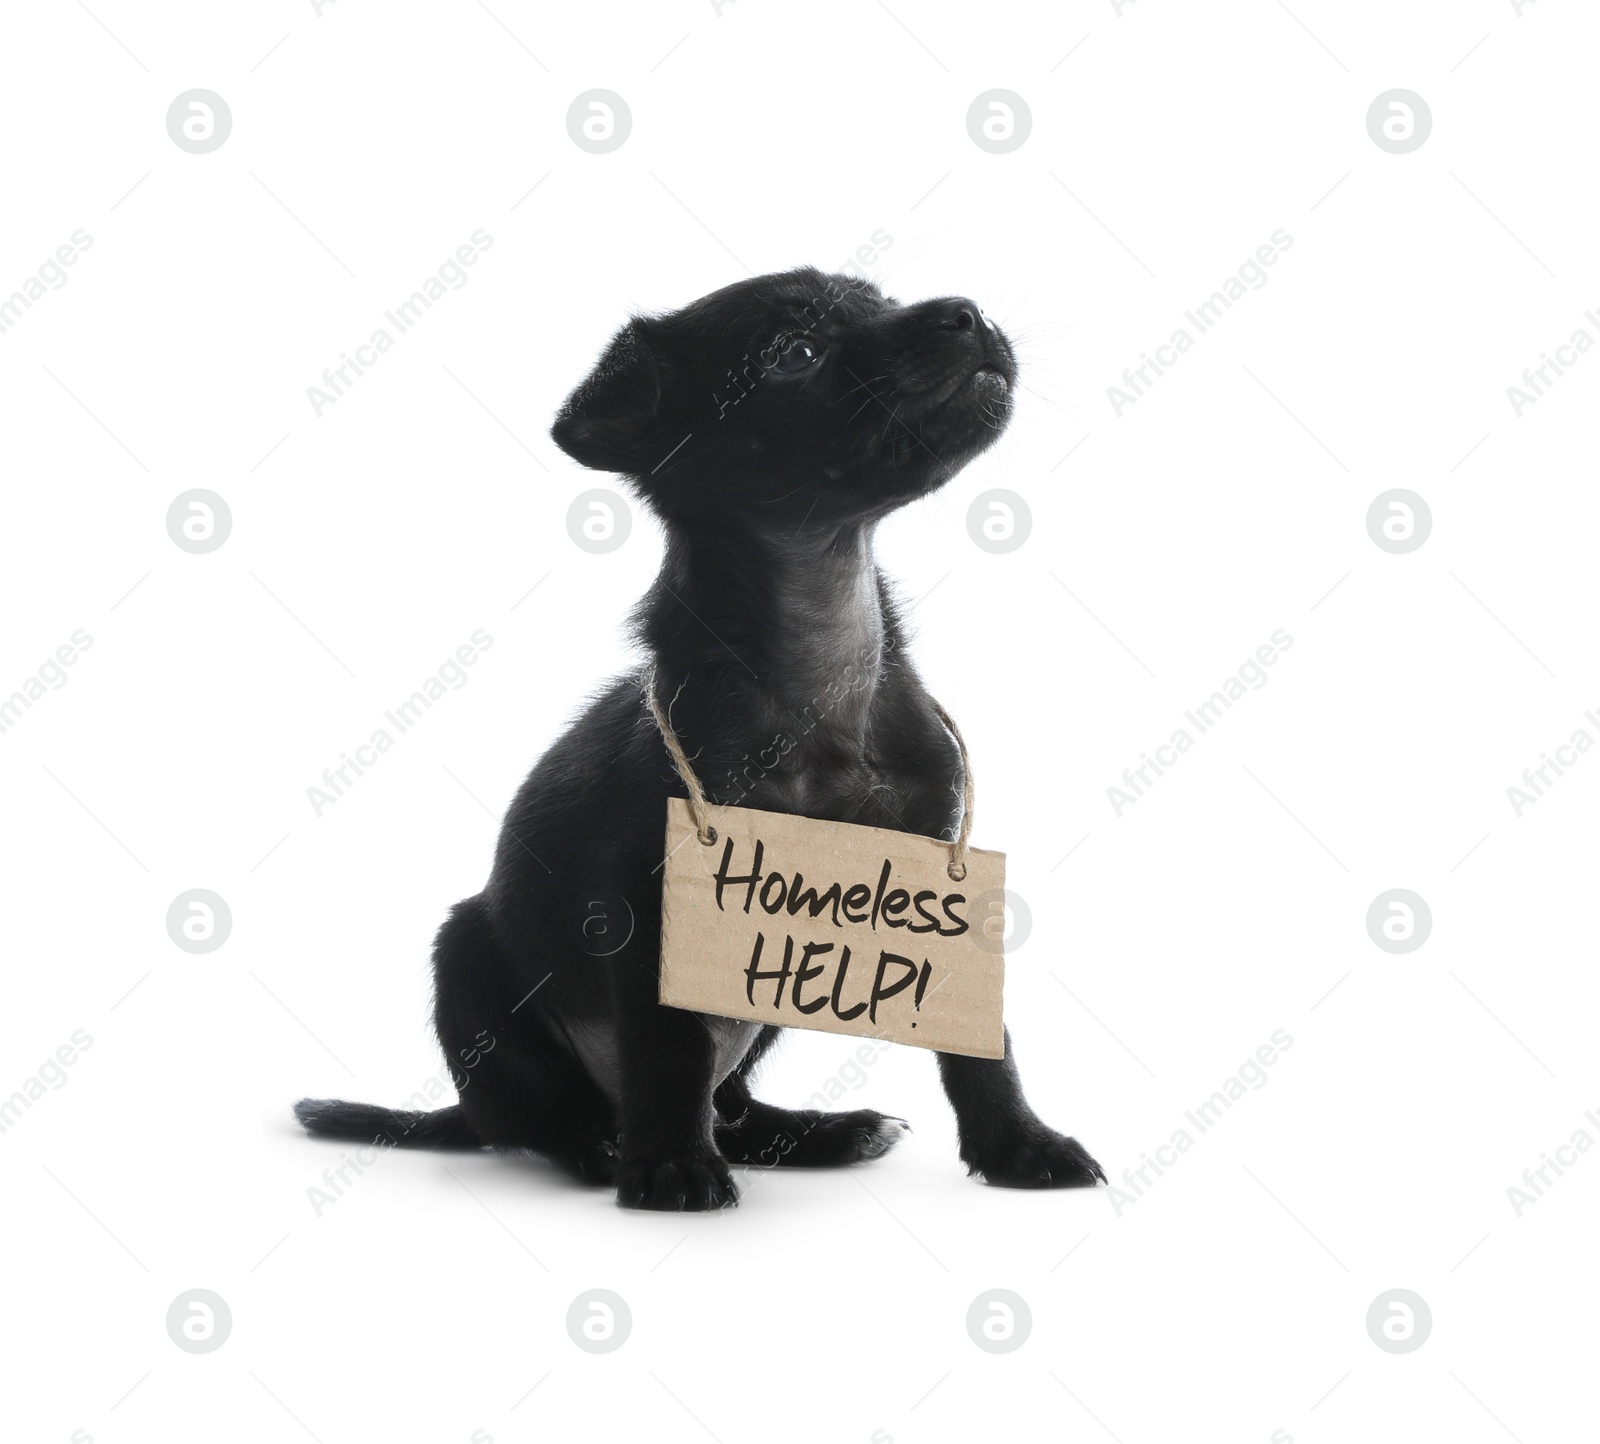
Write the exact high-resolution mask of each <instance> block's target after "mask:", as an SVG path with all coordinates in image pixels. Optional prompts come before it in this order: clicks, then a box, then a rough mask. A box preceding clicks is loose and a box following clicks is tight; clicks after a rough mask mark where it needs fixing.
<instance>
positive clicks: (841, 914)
mask: <svg viewBox="0 0 1600 1444" xmlns="http://www.w3.org/2000/svg"><path fill="white" fill-rule="evenodd" d="M710 816H711V820H712V824H713V826H715V828H716V831H717V840H716V841H715V842H714V843H712V844H710V845H709V846H707V845H706V844H704V843H702V842H701V841H700V839H699V837H698V836H697V835H696V832H695V825H694V818H693V816H692V815H691V814H690V811H689V805H688V803H687V802H685V801H684V800H683V799H682V798H677V797H674V798H669V799H668V801H667V860H666V867H665V878H664V880H663V884H662V893H661V995H660V996H661V1002H662V1003H663V1004H665V1005H666V1006H667V1007H670V1008H687V1009H690V1010H692V1011H693V1012H697V1013H716V1014H719V1015H720V1016H722V1017H726V1018H738V1019H739V1020H740V1021H742V1022H750V1023H777V1024H780V1025H781V1026H783V1027H786V1028H817V1029H820V1030H822V1031H823V1032H826V1033H850V1034H855V1035H859V1036H865V1037H873V1038H886V1039H888V1040H889V1041H891V1042H895V1043H909V1044H911V1045H912V1046H913V1047H916V1048H933V1049H937V1050H938V1051H939V1052H941V1053H965V1054H969V1055H970V1056H972V1057H975V1058H1002V1057H1004V1056H1005V1035H1004V1031H1003V1028H1002V1024H1001V993H1002V989H1003V986H1004V981H1005V958H1004V956H1003V950H1004V944H1003V942H1002V938H1003V935H1004V932H1005V906H1004V898H1005V881H1006V859H1005V854H1004V853H999V852H985V851H983V850H982V849H980V848H969V849H968V851H967V856H966V865H967V875H966V877H965V878H964V879H963V880H962V881H961V882H954V881H952V880H951V878H950V874H949V871H948V868H949V863H950V848H949V845H948V844H946V843H942V842H938V841H936V840H935V839H933V838H931V837H917V836H914V835H912V834H910V833H904V832H891V831H888V830H886V829H884V828H877V827H860V826H857V825H856V824H854V823H847V822H820V821H818V820H817V819H815V818H810V817H796V816H793V815H792V814H789V813H782V812H758V811H756V810H755V809H754V808H748V807H727V808H721V807H718V808H712V809H711V810H710Z"/></svg>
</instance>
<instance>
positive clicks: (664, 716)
mask: <svg viewBox="0 0 1600 1444" xmlns="http://www.w3.org/2000/svg"><path fill="white" fill-rule="evenodd" d="M682 692H683V687H682V686H680V687H679V688H678V690H677V692H675V693H673V696H672V700H673V702H674V703H676V702H677V700H678V697H679V696H680V695H681V694H682ZM645 696H646V698H648V699H649V702H650V715H651V716H652V717H654V718H655V719H656V726H657V727H658V728H659V729H660V731H661V740H662V741H663V742H665V743H666V744H667V752H668V754H669V755H670V756H671V758H672V765H673V766H674V767H676V768H677V769H678V776H679V777H681V778H682V779H683V785H684V786H685V787H686V788H687V789H688V791H689V814H690V816H692V817H693V818H694V830H695V834H696V835H697V836H698V837H699V839H700V841H701V842H703V843H704V844H705V845H706V846H707V847H710V846H711V844H712V843H714V842H715V841H716V840H717V830H716V828H714V827H713V826H712V825H711V814H710V812H709V811H708V810H707V804H706V793H705V789H704V788H703V787H701V785H700V779H699V778H698V777H696V776H695V774H694V768H693V767H692V766H690V764H689V754H688V753H686V752H685V751H684V750H683V743H681V742H680V741H678V734H677V733H676V732H674V731H673V730H672V718H671V715H670V713H669V712H667V711H664V710H662V706H661V699H660V698H659V697H657V696H656V672H655V668H654V667H652V668H651V669H650V675H649V677H648V678H647V679H646V681H645Z"/></svg>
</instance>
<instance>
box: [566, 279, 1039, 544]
mask: <svg viewBox="0 0 1600 1444" xmlns="http://www.w3.org/2000/svg"><path fill="white" fill-rule="evenodd" d="M1016 378H1017V366H1016V358H1015V356H1014V354H1013V352H1012V349H1011V343H1010V342H1009V341H1008V340H1007V339H1006V337H1005V335H1004V333H1003V332H1002V331H1001V330H1000V328H999V327H998V326H995V325H994V324H993V323H992V322H990V321H989V320H987V319H986V318H985V317H984V315H983V313H982V312H981V311H980V310H979V309H978V307H977V306H976V305H975V304H974V303H973V302H971V301H968V300H966V299H964V298H962V297H945V298H942V299H939V300H935V301H923V302H919V303H918V304H916V305H910V306H906V305H902V304H901V303H900V302H898V301H895V300H892V299H891V298H889V297H887V296H885V295H884V294H883V293H882V292H881V291H880V290H879V289H878V288H877V286H875V285H873V284H872V283H871V282H868V281H863V280H859V279H856V278H853V277H848V276H830V275H825V274H823V273H822V272H820V271H815V270H811V269H803V270H798V271H787V272H783V273H780V274H777V275H771V276H758V277H756V278H755V279H754V280H750V281H740V282H738V283H737V284H736V285H732V286H727V287H725V288H724V289H722V290H720V291H714V292H713V293H712V294H711V295H709V296H706V297H704V298H702V299H701V300H699V301H696V302H694V303H693V304H692V305H689V306H686V307H684V308H683V309H682V310H681V311H675V312H672V313H671V314H670V315H664V316H640V317H636V318H635V319H634V320H632V321H630V322H629V323H628V324H627V325H626V326H624V327H623V328H622V330H620V331H619V332H618V333H617V334H616V336H615V337H614V338H613V339H612V342H611V344H610V346H609V347H608V348H607V349H606V352H605V354H604V355H603V356H602V357H601V358H600V361H599V363H598V364H597V365H596V366H595V368H594V370H593V371H592V372H591V373H590V375H589V376H588V378H587V379H586V380H585V381H584V382H583V383H582V384H581V385H580V386H579V387H578V388H577V390H576V391H574V392H573V393H572V395H571V396H569V397H568V398H567V401H566V404H565V405H564V406H563V407H562V408H561V412H560V414H559V415H558V416H557V418H556V422H555V425H554V427H552V429H551V435H552V436H553V437H554V439H555V442H556V444H557V445H558V446H560V447H561V449H562V450H563V451H565V452H566V453H567V454H568V455H569V456H571V457H573V458H574V459H575V460H577V461H579V462H582V463H583V465H585V466H590V467H594V468H596V469H598V470H600V471H611V472H617V473H620V474H622V475H624V476H627V477H629V478H630V479H631V480H632V481H633V482H634V484H635V486H636V487H637V488H638V489H639V491H640V492H641V494H642V495H643V496H644V497H645V499H646V500H647V501H649V503H650V504H651V505H652V506H653V507H654V508H655V509H656V511H657V512H659V513H660V514H661V515H662V516H663V517H666V518H668V519H679V520H685V521H692V520H695V519H698V518H709V517H720V518H724V519H728V518H733V519H741V518H742V519H745V520H748V521H751V522H756V523H761V522H772V523H775V524H778V525H783V524H788V525H791V526H792V525H794V524H796V523H795V520H794V519H795V518H805V519H811V520H813V521H816V522H838V521H850V520H857V519H867V518H871V517H874V516H881V515H884V514H885V513H887V512H889V511H892V510H893V509H894V508H895V507H898V506H901V505H903V504H904V503H906V502H908V501H910V500H912V499H914V498H916V497H919V496H923V495H926V494H927V493H928V492H930V491H933V490H935V489H936V488H937V487H939V486H941V485H943V484H944V483H945V482H946V481H948V480H949V479H950V478H951V477H952V476H954V475H955V473H956V472H957V471H959V470H960V469H961V468H962V467H963V466H964V465H965V464H966V463H967V462H968V461H970V460H971V459H972V458H973V457H974V456H976V455H977V454H978V453H979V452H980V451H982V450H983V449H984V448H985V447H986V446H988V445H989V444H990V443H991V442H992V441H994V439H995V438H996V437H997V436H999V434H1000V432H1001V431H1002V430H1003V429H1004V428H1005V426H1006V423H1007V422H1008V421H1009V420H1010V412H1011V393H1012V389H1013V387H1014V386H1015V384H1016Z"/></svg>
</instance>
